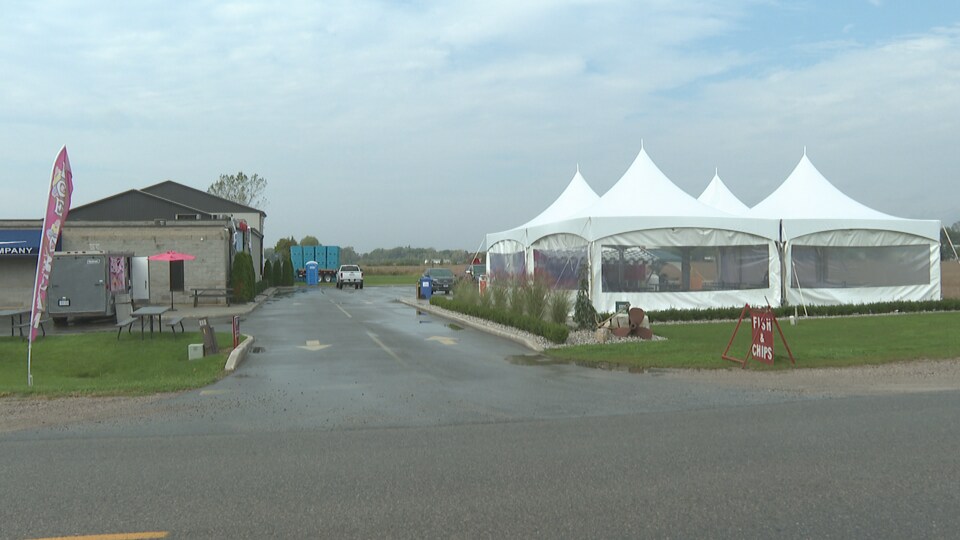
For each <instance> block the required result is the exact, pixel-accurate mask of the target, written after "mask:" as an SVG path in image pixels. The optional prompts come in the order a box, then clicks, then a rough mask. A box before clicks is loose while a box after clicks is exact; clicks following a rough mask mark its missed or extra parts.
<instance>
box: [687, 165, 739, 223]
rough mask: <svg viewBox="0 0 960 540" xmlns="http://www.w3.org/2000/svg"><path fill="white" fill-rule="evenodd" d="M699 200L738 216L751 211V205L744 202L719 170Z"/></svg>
mask: <svg viewBox="0 0 960 540" xmlns="http://www.w3.org/2000/svg"><path fill="white" fill-rule="evenodd" d="M697 200H698V201H700V202H702V203H703V204H706V205H708V206H712V207H714V208H716V209H717V210H723V211H724V212H726V213H728V214H733V215H736V216H745V215H747V213H748V212H749V211H750V207H749V206H747V205H745V204H743V202H741V201H740V199H738V198H737V196H736V195H734V194H733V193H732V192H731V191H730V190H729V189H728V188H727V185H726V184H724V183H723V180H721V179H720V173H719V172H717V173H714V175H713V180H710V183H709V184H707V187H706V188H705V189H704V190H703V193H701V194H700V196H699V197H697Z"/></svg>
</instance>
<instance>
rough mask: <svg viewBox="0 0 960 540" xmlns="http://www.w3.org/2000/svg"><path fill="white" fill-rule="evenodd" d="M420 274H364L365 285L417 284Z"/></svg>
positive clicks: (414, 285) (412, 285) (413, 285)
mask: <svg viewBox="0 0 960 540" xmlns="http://www.w3.org/2000/svg"><path fill="white" fill-rule="evenodd" d="M419 278H420V274H364V276H363V286H364V287H376V286H378V285H409V286H410V287H411V288H413V287H416V286H417V280H418V279H419Z"/></svg>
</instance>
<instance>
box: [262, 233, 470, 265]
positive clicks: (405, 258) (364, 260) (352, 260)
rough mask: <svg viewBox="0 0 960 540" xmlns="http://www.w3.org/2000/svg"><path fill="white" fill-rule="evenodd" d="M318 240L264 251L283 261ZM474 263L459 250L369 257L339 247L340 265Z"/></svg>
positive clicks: (406, 250)
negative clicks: (296, 249) (297, 250)
mask: <svg viewBox="0 0 960 540" xmlns="http://www.w3.org/2000/svg"><path fill="white" fill-rule="evenodd" d="M320 245H323V244H321V243H320V240H319V239H317V237H315V236H312V235H307V236H304V237H303V238H301V239H300V241H299V242H298V241H297V239H296V238H294V237H293V236H290V237H288V238H281V239H279V240H277V243H276V245H274V247H273V249H269V248H268V249H266V250H264V255H265V257H266V258H267V259H269V260H271V261H282V260H283V259H286V258H289V257H290V248H291V247H293V246H320ZM472 259H473V253H471V252H468V251H466V250H462V249H434V248H419V247H412V246H401V247H395V248H389V249H385V248H377V249H374V250H373V251H370V252H369V253H357V251H356V250H355V249H354V248H353V247H351V246H341V247H340V261H341V262H343V263H348V264H359V265H366V266H418V265H422V264H424V261H441V263H442V264H467V263H469V262H470V261H471V260H472Z"/></svg>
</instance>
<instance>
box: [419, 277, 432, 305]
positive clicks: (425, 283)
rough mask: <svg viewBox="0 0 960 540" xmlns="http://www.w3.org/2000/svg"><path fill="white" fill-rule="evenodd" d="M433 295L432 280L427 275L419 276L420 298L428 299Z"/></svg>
mask: <svg viewBox="0 0 960 540" xmlns="http://www.w3.org/2000/svg"><path fill="white" fill-rule="evenodd" d="M431 296H433V280H432V279H430V278H429V277H427V276H424V277H422V278H420V298H423V299H424V300H429V299H430V297H431Z"/></svg>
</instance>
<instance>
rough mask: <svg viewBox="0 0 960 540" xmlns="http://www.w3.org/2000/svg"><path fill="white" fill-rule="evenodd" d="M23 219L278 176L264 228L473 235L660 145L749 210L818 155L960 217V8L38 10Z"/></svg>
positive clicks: (9, 136) (13, 10) (222, 5)
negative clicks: (67, 160) (142, 190)
mask: <svg viewBox="0 0 960 540" xmlns="http://www.w3.org/2000/svg"><path fill="white" fill-rule="evenodd" d="M0 73H2V74H3V81H4V82H3V84H2V85H0V219H3V218H39V217H40V216H41V214H42V209H43V204H44V193H45V191H46V186H47V183H48V182H49V175H50V167H51V164H52V160H53V158H54V155H55V154H56V152H57V150H58V149H59V148H60V146H61V145H63V144H66V145H67V147H68V149H69V152H70V157H71V163H72V165H73V169H74V175H75V184H76V186H75V189H76V191H75V194H74V204H75V205H79V204H85V203H88V202H92V201H94V200H97V199H100V198H103V197H107V196H110V195H113V194H115V193H118V192H121V191H125V190H127V189H130V188H138V187H145V186H148V185H152V184H154V183H157V182H160V181H163V180H168V179H169V180H175V181H177V182H181V183H184V184H187V185H190V186H193V187H196V188H199V189H206V188H207V187H208V186H209V185H210V184H211V183H212V182H214V181H215V180H216V179H217V178H218V177H219V175H220V174H223V173H234V172H236V171H238V170H242V171H244V172H246V173H248V174H252V173H258V174H260V175H261V176H263V177H265V178H267V180H268V182H269V186H268V192H267V198H268V203H267V204H266V205H265V208H264V210H265V211H266V212H267V214H268V217H267V222H266V227H265V229H266V230H265V233H266V237H267V243H268V244H270V245H272V244H273V243H274V242H275V241H276V240H277V238H279V237H280V236H290V235H293V236H294V237H296V238H297V239H299V238H301V237H303V236H304V235H306V234H312V235H315V236H317V237H318V238H320V240H321V242H323V243H326V244H340V245H350V246H354V247H355V248H356V249H357V250H359V251H361V252H364V251H369V250H372V249H374V248H377V247H394V246H398V245H413V246H423V247H436V248H462V249H469V250H473V249H476V247H477V246H478V245H479V244H480V243H481V242H482V240H483V236H484V234H485V233H487V232H495V231H499V230H503V229H507V228H510V227H513V226H515V225H519V224H521V223H523V222H525V221H527V220H529V219H530V218H532V217H533V216H535V215H537V214H538V213H539V212H540V211H542V210H543V209H544V208H546V207H547V206H548V205H549V204H550V203H551V202H553V200H554V199H555V198H556V196H557V195H559V194H560V192H561V191H562V190H563V189H564V187H566V185H567V183H568V182H569V180H570V178H571V177H572V176H573V174H574V172H575V171H576V167H577V164H579V166H580V170H581V171H582V173H583V176H584V177H585V178H586V180H587V182H588V183H589V184H590V185H591V186H592V187H593V188H594V190H595V191H597V192H598V193H600V194H603V192H604V191H606V190H607V189H608V188H609V187H610V186H612V185H613V184H614V183H615V182H616V181H617V179H619V177H620V175H622V174H623V172H624V171H625V170H626V168H627V167H628V166H629V165H630V163H631V162H632V161H633V159H634V158H635V156H636V153H637V152H638V151H639V149H640V141H641V139H643V144H644V147H645V148H646V149H647V152H648V153H649V154H650V156H651V157H652V158H653V160H654V161H655V162H656V163H657V164H658V165H659V167H660V168H661V169H662V170H663V171H664V172H665V173H666V174H667V176H668V177H670V178H671V179H672V180H673V181H674V182H675V183H676V184H677V185H678V186H680V187H681V188H683V189H685V190H686V191H687V192H688V193H691V194H692V195H694V196H696V195H698V194H699V193H700V191H702V190H703V188H704V187H705V186H706V185H707V183H708V182H709V181H710V179H711V178H712V176H713V172H714V169H715V168H719V172H720V176H721V177H722V178H723V180H724V182H726V184H727V185H728V186H729V187H730V189H731V190H732V191H733V192H734V193H735V194H736V195H738V196H739V197H740V198H741V199H742V200H743V201H744V202H745V203H747V204H748V205H753V204H755V203H757V202H759V201H760V200H761V199H762V198H763V197H765V196H766V195H767V194H769V193H770V192H771V191H773V190H774V189H775V188H776V187H777V186H778V185H779V184H780V183H781V182H782V181H783V180H784V179H785V178H786V176H787V175H788V174H789V173H790V171H791V170H792V169H793V167H794V166H795V165H796V163H797V161H798V160H799V159H800V157H801V155H802V153H803V148H804V146H806V148H807V152H808V155H809V157H810V158H811V160H812V161H813V163H814V164H815V165H816V166H817V167H818V168H819V169H820V171H821V172H822V173H823V174H824V175H825V176H826V177H827V178H828V179H829V180H831V182H833V183H834V184H835V185H836V186H837V187H838V188H839V189H841V190H842V191H844V192H845V193H847V194H848V195H850V196H851V197H853V198H854V199H856V200H858V201H860V202H862V203H864V204H866V205H868V206H871V207H873V208H875V209H877V210H880V211H883V212H886V213H890V214H894V215H899V216H902V217H913V218H928V219H940V220H943V221H944V222H945V223H946V224H952V223H954V222H956V221H960V207H958V203H957V197H956V193H957V189H956V188H955V187H954V186H955V185H956V181H955V176H956V175H957V174H958V172H960V153H958V152H957V151H956V149H955V146H956V144H957V141H958V139H960V138H958V136H957V133H958V128H960V5H955V4H953V3H945V2H910V3H907V2H892V1H887V0H874V1H868V0H862V1H855V0H851V1H842V2H832V1H822V2H814V1H799V2H791V1H781V0H768V1H737V0H725V1H716V2H714V1H708V0H700V1H693V2H673V1H669V0H651V1H642V0H641V1H613V0H611V1H603V0H566V1H536V0H532V1H525V2H515V1H512V0H511V1H506V0H490V1H485V2H453V1H445V2H416V1H410V2H389V1H365V0H349V1H340V2H337V1H331V2H322V3H318V2H311V1H304V2H298V1H290V2H283V3H260V2H133V3H112V2H111V3H107V2H16V3H5V4H4V5H3V7H2V8H0Z"/></svg>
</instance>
